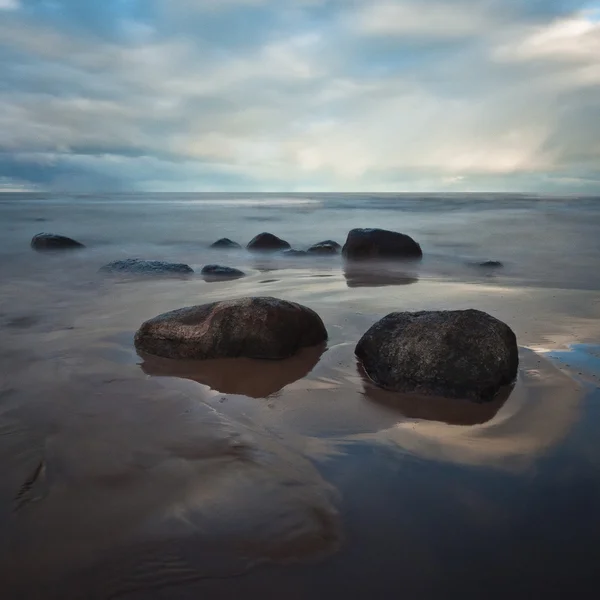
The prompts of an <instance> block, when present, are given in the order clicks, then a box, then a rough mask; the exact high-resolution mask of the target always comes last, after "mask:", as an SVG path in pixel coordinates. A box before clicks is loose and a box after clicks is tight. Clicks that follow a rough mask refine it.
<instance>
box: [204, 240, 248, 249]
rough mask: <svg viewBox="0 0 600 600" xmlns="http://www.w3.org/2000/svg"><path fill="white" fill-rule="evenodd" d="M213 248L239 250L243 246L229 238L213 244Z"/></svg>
mask: <svg viewBox="0 0 600 600" xmlns="http://www.w3.org/2000/svg"><path fill="white" fill-rule="evenodd" d="M210 247H211V248H221V249H223V250H238V249H240V248H241V246H240V245H239V244H238V243H237V242H234V241H233V240H230V239H229V238H221V239H219V240H217V241H216V242H214V243H212V244H211V245H210Z"/></svg>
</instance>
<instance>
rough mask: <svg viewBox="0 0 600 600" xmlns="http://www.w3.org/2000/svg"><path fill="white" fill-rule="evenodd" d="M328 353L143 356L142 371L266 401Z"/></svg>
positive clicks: (316, 348) (321, 347)
mask: <svg viewBox="0 0 600 600" xmlns="http://www.w3.org/2000/svg"><path fill="white" fill-rule="evenodd" d="M324 351H325V346H324V345H319V346H314V347H312V348H303V349H302V350H300V351H299V352H298V353H297V354H296V355H294V356H292V357H291V358H286V359H284V360H256V359H250V358H225V359H215V360H170V359H166V358H159V357H155V356H150V355H148V354H142V355H141V356H142V358H143V360H144V362H143V363H142V364H141V367H142V370H143V371H144V373H146V374H148V375H154V376H158V377H180V378H183V379H191V380H193V381H197V382H198V383H201V384H203V385H207V386H208V387H210V388H211V389H213V390H216V391H218V392H221V393H223V394H242V395H244V396H251V397H252V398H266V397H267V396H270V395H271V394H275V393H276V392H278V391H280V390H281V389H282V388H284V387H285V386H286V385H289V384H290V383H293V382H294V381H297V380H298V379H301V378H302V377H304V376H305V375H306V374H307V373H310V371H312V369H313V368H314V367H315V365H316V364H317V363H318V362H319V359H320V358H321V355H322V354H323V352H324Z"/></svg>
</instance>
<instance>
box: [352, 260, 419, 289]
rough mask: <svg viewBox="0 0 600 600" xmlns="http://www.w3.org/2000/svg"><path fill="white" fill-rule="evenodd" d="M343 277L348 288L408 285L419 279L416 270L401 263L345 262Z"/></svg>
mask: <svg viewBox="0 0 600 600" xmlns="http://www.w3.org/2000/svg"><path fill="white" fill-rule="evenodd" d="M409 264H411V263H409ZM344 277H345V278H346V284H347V286H348V287H349V288H355V287H383V286H386V285H410V284H411V283H417V281H419V278H418V276H417V273H416V271H414V270H412V269H411V268H410V267H409V266H406V265H404V266H403V263H400V264H392V263H390V264H386V263H371V262H362V263H352V262H347V263H346V264H345V265H344Z"/></svg>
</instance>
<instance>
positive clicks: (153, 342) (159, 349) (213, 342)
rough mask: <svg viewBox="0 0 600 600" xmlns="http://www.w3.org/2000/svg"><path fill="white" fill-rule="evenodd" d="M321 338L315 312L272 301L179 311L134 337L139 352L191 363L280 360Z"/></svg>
mask: <svg viewBox="0 0 600 600" xmlns="http://www.w3.org/2000/svg"><path fill="white" fill-rule="evenodd" d="M326 340H327V330H326V329H325V325H324V324H323V321H322V320H321V318H320V317H319V315H317V313H316V312H314V311H313V310H311V309H310V308H307V307H305V306H302V305H300V304H297V303H295V302H288V301H286V300H279V299H277V298H271V297H250V298H238V299H235V300H226V301H222V302H212V303H210V304H203V305H201V306H191V307H188V308H180V309H178V310H174V311H171V312H168V313H164V314H162V315H158V316H157V317H154V318H153V319H150V320H149V321H146V322H145V323H143V324H142V326H141V327H140V328H139V329H138V331H137V333H136V335H135V345H136V348H137V349H138V350H140V351H141V352H146V353H148V354H154V355H156V356H162V357H165V358H193V359H209V358H235V357H240V356H242V357H246V358H268V359H282V358H287V357H289V356H293V355H294V354H295V353H296V352H297V351H298V350H300V348H304V347H308V346H315V345H317V344H320V343H322V342H324V341H326Z"/></svg>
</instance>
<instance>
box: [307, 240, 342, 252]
mask: <svg viewBox="0 0 600 600" xmlns="http://www.w3.org/2000/svg"><path fill="white" fill-rule="evenodd" d="M341 249H342V247H341V246H340V245H339V244H338V243H337V242H334V241H333V240H325V241H323V242H319V243H318V244H313V245H312V246H311V247H310V248H309V249H308V253H309V254H323V255H328V254H339V252H340V250H341Z"/></svg>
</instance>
